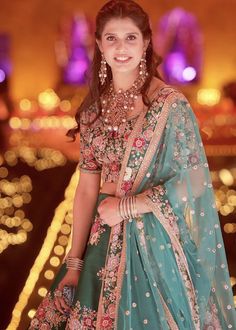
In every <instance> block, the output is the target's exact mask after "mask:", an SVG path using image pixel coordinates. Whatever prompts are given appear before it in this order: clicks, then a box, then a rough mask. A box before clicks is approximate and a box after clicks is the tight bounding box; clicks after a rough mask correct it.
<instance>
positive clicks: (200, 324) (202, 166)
mask: <svg viewBox="0 0 236 330" xmlns="http://www.w3.org/2000/svg"><path fill="white" fill-rule="evenodd" d="M171 99H172V101H171V102H170V103H171V104H170V108H169V116H168V120H167V122H166V128H165V131H164V133H163V137H162V140H161V141H160V144H159V147H158V149H157V151H156V154H155V157H153V159H152V162H151V164H150V167H149V170H148V173H149V174H150V176H149V178H147V175H146V176H144V178H143V181H142V183H141V184H140V185H139V187H138V188H137V191H136V193H141V192H144V195H145V196H146V200H147V203H148V204H149V205H150V207H151V209H152V211H153V214H154V215H155V217H156V219H157V220H158V221H159V222H160V223H161V224H162V226H163V227H164V229H165V231H166V232H167V233H168V235H169V238H170V241H171V244H172V247H173V249H174V251H175V254H176V260H177V263H178V262H179V263H180V269H184V271H183V272H182V275H183V278H185V279H186V281H187V283H186V285H187V287H189V293H190V295H189V301H190V306H191V309H192V310H191V314H192V320H193V324H194V326H195V328H197V329H198V328H200V329H203V328H204V329H208V328H207V327H209V329H211V328H210V326H215V328H217V329H227V328H229V329H230V328H231V329H234V328H236V314H235V309H234V303H233V296H232V291H231V285H230V280H229V272H228V267H227V260H226V256H225V250H224V244H223V240H222V235H221V228H220V223H219V218H218V214H217V210H216V206H215V200H214V193H213V189H212V182H211V177H210V173H209V169H208V163H207V160H206V156H205V152H204V148H203V144H202V141H201V137H200V134H199V130H198V125H197V121H196V118H195V116H194V114H193V111H192V109H191V107H190V105H189V103H188V101H187V100H186V98H185V97H184V96H183V95H182V94H181V93H173V94H172V95H171ZM147 220H148V219H147ZM144 221H146V219H145V216H144ZM148 231H149V233H150V230H148ZM147 246H148V249H147V251H151V254H150V255H148V253H147V259H149V263H150V260H152V262H153V261H154V260H155V258H153V257H152V256H153V255H155V247H154V244H153V243H152V242H150V241H147ZM153 259H154V260H153Z"/></svg>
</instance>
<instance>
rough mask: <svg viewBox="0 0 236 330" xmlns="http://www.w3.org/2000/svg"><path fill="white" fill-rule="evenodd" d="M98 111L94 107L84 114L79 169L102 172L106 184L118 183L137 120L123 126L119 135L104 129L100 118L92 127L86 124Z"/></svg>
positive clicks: (81, 127) (81, 124)
mask: <svg viewBox="0 0 236 330" xmlns="http://www.w3.org/2000/svg"><path fill="white" fill-rule="evenodd" d="M96 111H97V110H96V107H95V106H93V107H91V108H90V109H89V110H88V111H87V114H82V118H81V122H80V130H81V132H80V133H81V134H80V161H79V168H80V169H81V170H82V171H85V172H86V171H88V172H89V171H91V172H93V173H100V172H101V171H102V180H103V181H104V182H105V181H108V182H117V181H118V178H119V172H120V169H121V163H122V160H123V156H124V150H125V148H126V144H127V142H128V137H129V135H130V133H131V131H132V128H133V126H134V122H135V121H136V119H137V118H133V119H131V120H127V121H126V123H123V124H121V126H120V130H119V134H118V133H115V134H114V133H111V132H109V131H106V130H105V129H104V124H103V122H102V120H101V118H100V117H98V118H97V119H96V121H95V122H94V123H93V124H91V125H90V127H88V126H87V125H86V124H85V123H87V120H85V117H86V116H87V117H92V116H93V117H94V116H95V115H96Z"/></svg>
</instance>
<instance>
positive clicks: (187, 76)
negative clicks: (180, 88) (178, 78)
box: [183, 66, 197, 81]
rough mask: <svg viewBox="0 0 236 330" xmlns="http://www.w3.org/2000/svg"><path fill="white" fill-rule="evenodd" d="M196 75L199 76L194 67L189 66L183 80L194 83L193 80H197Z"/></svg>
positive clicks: (184, 72)
mask: <svg viewBox="0 0 236 330" xmlns="http://www.w3.org/2000/svg"><path fill="white" fill-rule="evenodd" d="M196 75H197V72H196V70H195V69H194V68H193V67H191V66H188V67H187V68H185V69H184V71H183V80H185V81H192V80H193V79H195V78H196Z"/></svg>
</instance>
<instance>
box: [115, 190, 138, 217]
mask: <svg viewBox="0 0 236 330" xmlns="http://www.w3.org/2000/svg"><path fill="white" fill-rule="evenodd" d="M119 215H120V217H121V218H122V220H128V219H132V218H136V217H137V216H138V212H137V206H136V196H129V197H123V198H121V199H120V201H119Z"/></svg>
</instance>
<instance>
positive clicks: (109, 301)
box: [99, 223, 123, 329]
mask: <svg viewBox="0 0 236 330" xmlns="http://www.w3.org/2000/svg"><path fill="white" fill-rule="evenodd" d="M111 235H112V237H111V242H110V246H109V251H108V259H107V264H106V270H105V276H104V287H103V290H102V293H101V294H102V306H103V308H102V316H101V320H100V324H99V329H113V328H114V321H115V306H116V304H115V303H116V299H117V297H116V289H117V274H118V269H119V265H120V260H121V250H122V242H123V223H120V224H118V225H116V226H114V227H113V231H112V233H111Z"/></svg>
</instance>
